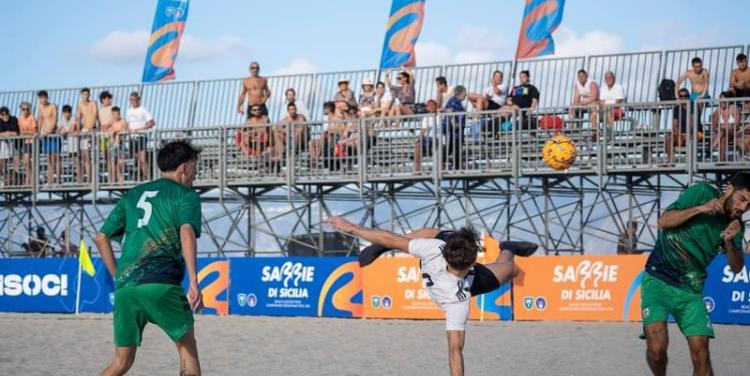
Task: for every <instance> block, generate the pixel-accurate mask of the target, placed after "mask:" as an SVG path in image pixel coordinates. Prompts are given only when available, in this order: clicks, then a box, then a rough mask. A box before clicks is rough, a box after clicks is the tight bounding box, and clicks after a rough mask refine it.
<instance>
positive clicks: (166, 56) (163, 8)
mask: <svg viewBox="0 0 750 376" xmlns="http://www.w3.org/2000/svg"><path fill="white" fill-rule="evenodd" d="M188 4H189V0H159V3H158V4H157V5H156V15H155V16H154V26H153V27H152V28H151V37H150V38H149V40H148V50H147V51H146V62H145V64H144V66H143V79H142V81H143V82H144V83H145V82H158V81H166V80H173V79H174V77H175V71H174V63H175V60H176V59H177V50H178V49H179V47H180V39H182V32H183V31H184V30H185V23H186V22H187V16H188Z"/></svg>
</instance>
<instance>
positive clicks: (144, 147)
mask: <svg viewBox="0 0 750 376" xmlns="http://www.w3.org/2000/svg"><path fill="white" fill-rule="evenodd" d="M125 121H126V122H127V123H128V130H129V131H130V132H131V133H135V135H133V136H131V139H130V152H131V153H134V152H135V153H137V154H138V166H139V167H140V170H141V173H142V176H141V177H142V179H143V180H145V181H148V180H151V168H150V167H149V164H148V134H147V132H148V130H149V129H151V128H153V127H154V125H156V121H154V117H153V116H151V113H150V112H149V111H148V110H147V109H146V108H145V107H143V106H141V96H140V94H138V92H135V91H134V92H132V93H130V108H128V112H127V113H126V114H125Z"/></svg>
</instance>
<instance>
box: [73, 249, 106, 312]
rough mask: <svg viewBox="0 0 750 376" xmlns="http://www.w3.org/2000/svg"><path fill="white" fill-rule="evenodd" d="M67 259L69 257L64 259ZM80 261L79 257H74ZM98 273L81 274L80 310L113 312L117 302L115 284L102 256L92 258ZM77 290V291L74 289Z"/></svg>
mask: <svg viewBox="0 0 750 376" xmlns="http://www.w3.org/2000/svg"><path fill="white" fill-rule="evenodd" d="M64 260H67V259H64ZM73 260H75V261H78V260H77V259H73ZM91 261H92V262H93V263H94V270H96V274H94V276H93V277H89V276H88V275H86V273H82V275H81V299H80V302H79V303H78V304H79V311H80V312H97V313H108V312H112V307H114V304H115V284H114V280H113V279H112V277H110V276H109V272H108V271H107V268H106V267H105V266H104V262H102V259H100V258H92V259H91ZM74 290H75V288H74ZM74 292H75V291H74Z"/></svg>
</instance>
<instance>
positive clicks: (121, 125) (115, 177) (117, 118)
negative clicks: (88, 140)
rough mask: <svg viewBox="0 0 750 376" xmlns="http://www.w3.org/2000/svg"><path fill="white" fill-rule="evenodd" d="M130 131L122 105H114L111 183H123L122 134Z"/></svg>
mask: <svg viewBox="0 0 750 376" xmlns="http://www.w3.org/2000/svg"><path fill="white" fill-rule="evenodd" d="M127 131H128V123H127V122H126V121H125V119H123V118H122V113H121V111H120V107H117V106H115V107H112V125H111V126H110V128H109V132H110V134H111V135H110V143H109V165H108V166H109V167H108V169H109V171H111V172H110V173H111V174H112V175H110V179H109V181H110V183H113V182H117V183H122V182H123V180H124V179H125V150H124V149H125V145H124V144H123V142H122V139H123V137H122V134H123V133H126V132H127Z"/></svg>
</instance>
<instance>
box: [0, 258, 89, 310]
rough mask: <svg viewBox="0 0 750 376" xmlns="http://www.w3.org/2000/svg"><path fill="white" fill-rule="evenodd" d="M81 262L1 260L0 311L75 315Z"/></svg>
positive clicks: (69, 259)
mask: <svg viewBox="0 0 750 376" xmlns="http://www.w3.org/2000/svg"><path fill="white" fill-rule="evenodd" d="M77 281H78V259H77V258H67V259H33V260H32V259H14V260H12V259H9V260H0V311H3V312H59V313H70V312H75V310H76V307H75V304H76V283H77Z"/></svg>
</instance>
